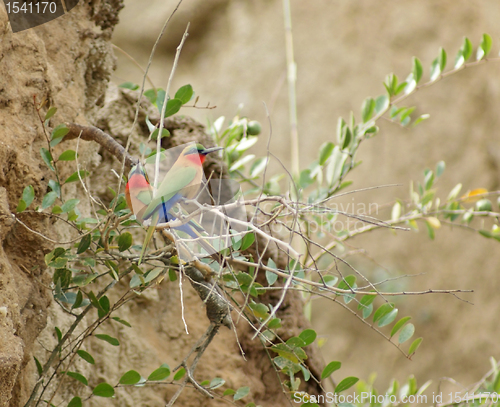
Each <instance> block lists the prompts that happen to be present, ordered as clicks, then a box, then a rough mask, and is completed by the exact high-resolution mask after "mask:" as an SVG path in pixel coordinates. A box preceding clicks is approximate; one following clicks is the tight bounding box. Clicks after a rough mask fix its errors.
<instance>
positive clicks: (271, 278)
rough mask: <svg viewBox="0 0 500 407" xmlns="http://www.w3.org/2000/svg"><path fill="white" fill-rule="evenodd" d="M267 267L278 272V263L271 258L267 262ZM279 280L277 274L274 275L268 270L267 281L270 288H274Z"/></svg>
mask: <svg viewBox="0 0 500 407" xmlns="http://www.w3.org/2000/svg"><path fill="white" fill-rule="evenodd" d="M267 267H269V268H272V269H274V270H276V269H277V268H278V267H277V266H276V263H275V262H274V260H273V259H271V258H269V260H268V261H267ZM277 279H278V275H277V274H275V273H273V272H272V271H269V270H266V280H267V283H268V284H269V285H270V286H272V285H273V284H274V283H275V282H276V280H277Z"/></svg>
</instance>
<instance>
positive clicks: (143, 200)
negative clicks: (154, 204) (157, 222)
mask: <svg viewBox="0 0 500 407" xmlns="http://www.w3.org/2000/svg"><path fill="white" fill-rule="evenodd" d="M152 197H153V188H151V185H150V184H149V179H148V176H147V174H146V171H145V169H144V167H143V166H142V165H141V164H140V163H139V164H137V165H134V166H133V167H132V169H131V170H130V173H129V176H128V182H127V185H126V187H125V199H126V200H127V205H128V207H129V209H130V210H131V211H132V213H133V214H134V215H135V218H136V219H137V220H138V221H139V222H140V223H142V222H143V214H144V211H145V210H146V208H147V207H148V205H149V204H150V203H151V199H152Z"/></svg>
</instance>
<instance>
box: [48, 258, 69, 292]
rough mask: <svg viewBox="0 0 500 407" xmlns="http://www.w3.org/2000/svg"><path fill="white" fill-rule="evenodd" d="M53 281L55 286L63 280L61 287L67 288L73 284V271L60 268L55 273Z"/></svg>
mask: <svg viewBox="0 0 500 407" xmlns="http://www.w3.org/2000/svg"><path fill="white" fill-rule="evenodd" d="M65 260H67V259H65ZM52 280H53V282H54V284H57V280H61V287H62V288H66V287H68V286H69V284H70V283H71V271H70V270H68V269H66V268H58V269H56V271H54V275H53V276H52Z"/></svg>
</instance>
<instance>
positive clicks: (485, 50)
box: [476, 34, 492, 61]
mask: <svg viewBox="0 0 500 407" xmlns="http://www.w3.org/2000/svg"><path fill="white" fill-rule="evenodd" d="M491 44H492V40H491V37H490V36H489V35H488V34H483V37H482V38H481V43H480V44H479V48H478V49H477V54H476V58H477V60H478V61H480V60H481V59H483V58H486V57H487V56H488V54H489V53H490V51H491Z"/></svg>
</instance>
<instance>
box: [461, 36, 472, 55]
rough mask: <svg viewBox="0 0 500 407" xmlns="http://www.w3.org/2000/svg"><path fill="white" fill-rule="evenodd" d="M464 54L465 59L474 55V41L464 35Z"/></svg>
mask: <svg viewBox="0 0 500 407" xmlns="http://www.w3.org/2000/svg"><path fill="white" fill-rule="evenodd" d="M462 54H463V56H464V59H465V61H467V60H468V59H469V58H470V57H471V56H472V43H471V42H470V40H469V39H468V38H467V37H464V43H463V45H462Z"/></svg>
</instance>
